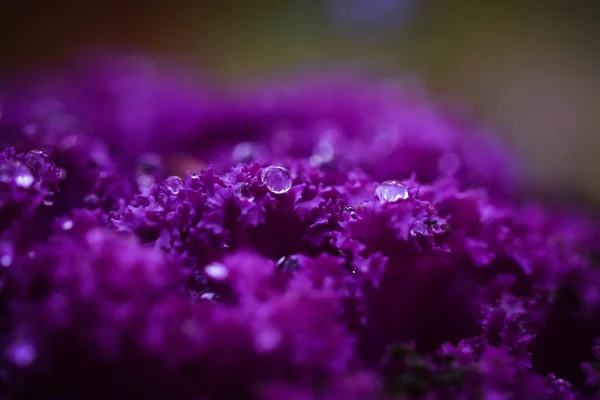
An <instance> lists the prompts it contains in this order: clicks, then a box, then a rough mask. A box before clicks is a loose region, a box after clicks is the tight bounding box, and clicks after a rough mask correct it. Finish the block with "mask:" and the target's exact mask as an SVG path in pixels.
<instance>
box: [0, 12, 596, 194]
mask: <svg viewBox="0 0 600 400" xmlns="http://www.w3.org/2000/svg"><path fill="white" fill-rule="evenodd" d="M599 22H600V2H598V1H593V0H589V1H581V0H572V1H566V0H565V1H551V0H548V1H534V0H521V1H513V0H505V1H484V0H479V1H478V0H464V1H461V0H421V1H419V0H280V1H274V0H255V1H232V0H222V1H216V0H209V1H169V2H167V1H152V0H149V1H134V0H132V1H125V0H122V1H117V0H105V1H98V0H88V1H85V0H84V1H79V2H77V1H74V0H73V1H66V0H56V1H42V0H38V1H24V0H23V1H20V0H3V1H2V2H1V5H0V70H2V71H11V70H21V69H23V68H28V67H31V66H36V67H39V66H44V65H50V64H56V63H60V62H61V61H63V60H65V59H67V58H69V57H71V56H72V55H74V54H77V53H79V52H81V51H84V50H88V49H94V48H98V47H104V48H117V49H120V50H132V51H138V52H142V53H145V54H149V55H155V56H157V57H160V58H167V59H168V60H172V61H175V62H181V63H184V64H185V65H188V66H193V67H194V66H197V67H198V68H200V69H201V70H202V71H203V73H205V74H206V73H207V74H208V75H209V76H210V77H212V78H214V79H215V80H217V81H218V82H220V83H222V84H237V83H238V82H239V81H247V80H254V79H261V80H263V79H269V78H273V77H277V76H282V75H283V76H285V74H286V73H289V72H294V71H298V70H302V69H306V68H311V69H318V68H319V67H331V66H344V65H350V66H359V67H362V68H365V69H366V70H368V71H370V72H373V71H377V72H378V73H380V74H382V75H385V76H403V75H406V74H415V75H417V76H419V77H420V78H422V79H423V81H424V82H425V84H426V86H427V88H428V90H429V91H430V92H432V96H434V97H435V96H437V98H439V99H440V100H452V101H458V102H459V103H462V104H463V105H464V107H465V108H466V109H468V110H469V113H470V115H471V116H473V117H474V118H475V119H477V120H479V121H480V122H481V123H482V124H484V125H486V126H488V127H490V129H492V130H493V131H495V132H497V133H498V134H500V135H502V136H503V137H504V138H505V139H506V140H507V141H508V142H509V143H510V144H511V145H512V146H513V147H514V148H515V149H517V151H519V152H520V153H521V154H522V155H523V158H524V159H525V160H526V161H527V164H528V166H529V168H530V170H531V176H530V178H531V180H530V182H531V187H532V188H535V190H536V191H541V193H543V194H544V195H546V196H549V197H557V198H560V197H562V198H567V199H573V200H579V201H586V202H590V203H592V204H600V179H599V178H600V158H599V157H597V155H596V154H597V153H598V152H600V72H599V71H600V51H599V49H600V46H599V41H600V40H599V38H600V36H599V34H600V24H599Z"/></svg>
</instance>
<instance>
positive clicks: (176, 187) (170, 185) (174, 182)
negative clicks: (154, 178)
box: [165, 176, 185, 195]
mask: <svg viewBox="0 0 600 400" xmlns="http://www.w3.org/2000/svg"><path fill="white" fill-rule="evenodd" d="M184 186H185V185H184V183H183V179H181V178H180V177H178V176H170V177H168V178H167V179H166V180H165V187H166V188H167V190H168V191H169V192H170V193H171V194H174V195H176V194H179V191H180V190H181V189H183V188H184Z"/></svg>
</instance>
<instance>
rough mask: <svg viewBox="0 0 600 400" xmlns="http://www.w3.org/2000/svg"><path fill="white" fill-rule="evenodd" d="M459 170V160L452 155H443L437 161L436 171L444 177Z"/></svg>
mask: <svg viewBox="0 0 600 400" xmlns="http://www.w3.org/2000/svg"><path fill="white" fill-rule="evenodd" d="M459 168H460V158H459V157H458V156H457V155H456V154H454V153H444V154H442V155H441V156H440V158H439V159H438V169H439V170H440V172H442V173H443V174H446V175H454V174H456V173H457V172H458V170H459Z"/></svg>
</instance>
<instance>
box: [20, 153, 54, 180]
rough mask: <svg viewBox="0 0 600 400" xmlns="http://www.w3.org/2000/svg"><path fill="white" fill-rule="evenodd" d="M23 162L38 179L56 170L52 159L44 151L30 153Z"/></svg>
mask: <svg viewBox="0 0 600 400" xmlns="http://www.w3.org/2000/svg"><path fill="white" fill-rule="evenodd" d="M23 162H24V163H25V165H27V167H29V169H30V170H31V172H32V173H33V174H34V175H35V176H37V177H38V178H39V177H42V176H44V175H45V174H46V173H47V172H48V171H50V170H51V169H52V168H54V163H53V162H52V159H51V158H50V156H49V155H48V154H46V153H44V152H43V151H42V150H31V151H30V152H29V153H27V154H25V157H24V158H23Z"/></svg>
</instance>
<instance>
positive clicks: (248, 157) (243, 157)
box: [231, 142, 258, 164]
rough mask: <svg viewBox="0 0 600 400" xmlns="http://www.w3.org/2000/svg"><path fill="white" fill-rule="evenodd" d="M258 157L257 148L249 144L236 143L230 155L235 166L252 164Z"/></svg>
mask: <svg viewBox="0 0 600 400" xmlns="http://www.w3.org/2000/svg"><path fill="white" fill-rule="evenodd" d="M257 155H258V146H257V145H256V144H254V143H251V142H241V143H238V144H237V145H236V146H235V147H234V148H233V152H232V154H231V158H232V159H233V162H234V163H236V164H239V163H244V164H247V163H250V162H252V161H253V160H254V159H255V158H256V156H257Z"/></svg>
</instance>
